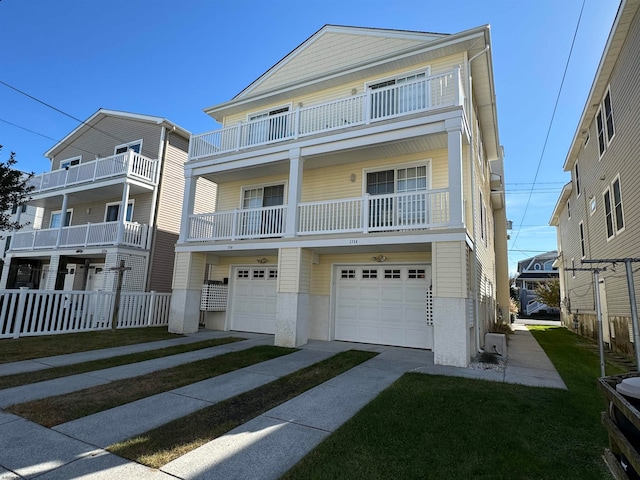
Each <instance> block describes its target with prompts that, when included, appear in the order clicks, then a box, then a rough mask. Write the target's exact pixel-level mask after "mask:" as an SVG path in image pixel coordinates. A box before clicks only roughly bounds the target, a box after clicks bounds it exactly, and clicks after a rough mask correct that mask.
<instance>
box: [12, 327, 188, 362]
mask: <svg viewBox="0 0 640 480" xmlns="http://www.w3.org/2000/svg"><path fill="white" fill-rule="evenodd" d="M181 336H182V335H177V334H175V333H169V332H168V331H167V327H147V328H125V329H122V330H118V331H116V332H112V331H111V330H101V331H99V332H83V333H66V334H63V335H44V336H42V337H22V338H17V339H13V338H6V339H2V340H0V363H8V362H18V361H20V360H31V359H33V358H42V357H50V356H53V355H64V354H67V353H76V352H86V351H88V350H98V349H101V348H110V347H120V346H123V345H133V344H134V343H146V342H155V341H156V340H169V339H171V338H179V337H181Z"/></svg>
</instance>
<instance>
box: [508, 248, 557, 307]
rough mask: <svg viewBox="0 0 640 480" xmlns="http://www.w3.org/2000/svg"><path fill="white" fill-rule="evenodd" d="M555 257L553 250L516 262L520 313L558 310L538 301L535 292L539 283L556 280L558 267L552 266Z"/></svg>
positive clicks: (516, 282) (555, 253)
mask: <svg viewBox="0 0 640 480" xmlns="http://www.w3.org/2000/svg"><path fill="white" fill-rule="evenodd" d="M557 257H558V252H557V251H555V250H553V251H551V252H546V253H542V254H540V255H536V256H535V257H531V258H527V259H525V260H521V261H519V262H518V275H517V276H516V278H515V284H516V285H515V286H516V287H517V288H518V292H519V293H518V299H519V300H520V313H521V314H524V315H534V314H536V313H553V314H557V313H559V312H560V310H559V309H558V308H557V307H550V306H549V305H546V304H544V303H542V302H540V301H538V297H537V296H536V293H535V290H536V288H537V287H538V286H539V285H541V284H545V283H549V282H551V281H553V280H558V276H559V275H558V268H557V267H556V266H554V263H555V261H556V259H557Z"/></svg>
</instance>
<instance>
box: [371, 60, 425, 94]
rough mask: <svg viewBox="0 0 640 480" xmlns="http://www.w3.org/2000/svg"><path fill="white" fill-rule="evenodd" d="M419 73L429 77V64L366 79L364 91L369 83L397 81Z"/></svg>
mask: <svg viewBox="0 0 640 480" xmlns="http://www.w3.org/2000/svg"><path fill="white" fill-rule="evenodd" d="M420 73H424V74H425V77H429V76H430V75H431V65H427V66H426V67H420V68H415V69H413V70H407V71H406V72H402V73H397V74H395V75H390V76H386V77H380V78H376V79H374V80H367V81H365V82H364V83H363V87H364V91H365V92H366V91H367V90H368V89H369V88H370V87H371V85H376V84H378V83H384V82H388V81H390V80H396V81H397V80H398V79H399V78H406V77H411V76H413V75H418V74H420Z"/></svg>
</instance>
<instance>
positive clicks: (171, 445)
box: [108, 350, 377, 468]
mask: <svg viewBox="0 0 640 480" xmlns="http://www.w3.org/2000/svg"><path fill="white" fill-rule="evenodd" d="M375 355H377V354H376V353H372V352H362V351H356V350H350V351H347V352H342V353H339V354H337V355H334V356H333V357H330V358H328V359H326V360H323V361H321V362H318V363H316V364H314V365H311V366H309V367H307V368H303V369H301V370H298V371H297V372H294V373H292V374H289V375H286V376H284V377H282V378H279V379H278V380H275V381H273V382H270V383H268V384H266V385H263V386H261V387H258V388H255V389H253V390H251V391H249V392H245V393H243V394H240V395H237V396H235V397H233V398H230V399H228V400H225V401H223V402H220V403H218V404H216V405H213V406H211V407H207V408H205V409H203V410H199V411H197V412H194V413H192V414H190V415H187V416H186V417H182V418H180V419H177V420H174V421H173V422H170V423H167V424H165V425H163V426H161V427H158V428H156V429H153V430H150V431H149V432H146V433H145V434H143V435H140V436H138V437H134V438H132V439H129V440H127V441H125V442H121V443H117V444H115V445H112V446H111V447H109V448H108V450H109V451H110V452H112V453H115V454H117V455H120V456H123V457H125V458H129V459H131V460H135V461H136V462H139V463H142V464H145V465H148V466H150V467H155V468H159V467H161V466H162V465H165V464H167V463H168V462H170V461H171V460H173V459H175V458H177V457H179V456H181V455H184V454H185V453H187V452H190V451H191V450H194V449H196V448H198V447H199V446H201V445H203V444H205V443H207V442H210V441H211V440H214V439H215V438H217V437H219V436H221V435H223V434H225V433H226V432H228V431H230V430H232V429H233V428H235V427H237V426H238V425H241V424H243V423H246V422H248V421H249V420H251V419H252V418H255V417H257V416H258V415H261V414H263V413H264V412H266V411H268V410H270V409H272V408H274V407H276V406H278V405H280V404H281V403H283V402H286V401H287V400H290V399H292V398H294V397H296V396H298V395H300V394H301V393H303V392H305V391H306V390H309V389H310V388H313V387H315V386H317V385H319V384H321V383H323V382H326V381H327V380H329V379H331V378H333V377H335V376H337V375H339V374H341V373H343V372H345V371H347V370H349V369H351V368H353V367H355V366H356V365H359V364H360V363H362V362H364V361H366V360H369V359H370V358H372V357H374V356H375Z"/></svg>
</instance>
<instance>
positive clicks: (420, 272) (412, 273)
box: [407, 268, 426, 279]
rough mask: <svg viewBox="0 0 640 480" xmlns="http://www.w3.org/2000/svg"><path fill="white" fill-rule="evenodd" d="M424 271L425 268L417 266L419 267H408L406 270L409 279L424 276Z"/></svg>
mask: <svg viewBox="0 0 640 480" xmlns="http://www.w3.org/2000/svg"><path fill="white" fill-rule="evenodd" d="M425 271H426V270H425V269H424V268H419V269H413V268H410V269H409V271H408V272H407V277H408V278H410V279H413V278H425Z"/></svg>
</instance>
